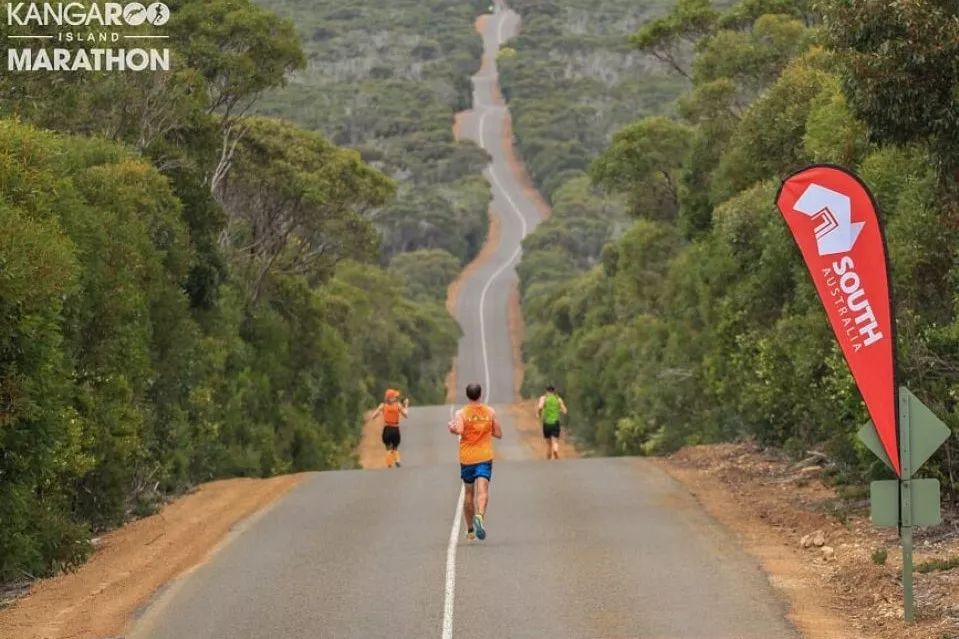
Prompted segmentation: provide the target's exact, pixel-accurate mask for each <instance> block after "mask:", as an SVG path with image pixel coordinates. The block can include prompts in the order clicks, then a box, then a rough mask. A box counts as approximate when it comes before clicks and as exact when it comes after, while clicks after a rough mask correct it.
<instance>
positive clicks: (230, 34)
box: [0, 0, 488, 582]
mask: <svg viewBox="0 0 959 639" xmlns="http://www.w3.org/2000/svg"><path fill="white" fill-rule="evenodd" d="M169 4H170V7H171V9H172V15H173V17H172V19H171V21H170V23H169V24H168V25H167V26H166V29H167V32H168V33H169V35H170V36H171V43H172V46H171V49H172V50H173V51H174V56H175V59H174V64H173V70H172V71H171V72H169V73H132V72H131V73H117V72H113V73H65V74H57V75H56V76H55V77H54V76H52V75H50V74H43V73H38V74H6V75H2V76H0V113H2V114H3V115H2V117H0V224H2V226H3V229H4V232H3V233H2V234H0V582H2V581H9V580H19V579H23V578H26V577H33V576H40V575H45V574H50V573H51V572H55V571H56V570H58V569H60V568H64V567H68V566H70V565H73V564H75V563H76V562H78V561H80V560H82V558H83V557H84V556H85V555H86V553H87V552H88V551H89V548H90V544H89V539H90V537H91V535H92V534H95V533H96V532H97V531H100V530H103V529H106V528H109V527H111V526H115V525H117V524H119V523H121V522H123V521H124V520H125V519H127V518H128V517H130V516H131V515H142V514H146V513H150V512H152V511H153V510H154V509H155V508H156V507H157V506H158V504H160V503H162V501H163V499H164V498H165V496H167V495H170V494H175V493H177V492H180V491H182V490H184V489H186V488H188V487H189V486H191V485H193V484H195V483H197V482H201V481H206V480H210V479H214V478H218V477H226V476H237V475H241V476H244V475H245V476H267V475H271V474H275V473H285V472H291V471H302V470H321V469H329V468H344V467H352V466H353V465H354V464H355V461H354V456H353V448H354V446H355V444H356V442H357V439H358V436H359V431H360V416H361V414H362V412H363V410H364V409H367V408H371V407H373V406H375V405H376V402H377V401H378V400H379V398H380V397H381V396H382V392H383V389H384V388H385V387H387V386H395V387H397V388H401V389H403V391H404V393H406V394H408V395H409V396H410V397H411V398H412V400H413V402H414V403H429V402H434V401H440V400H441V398H442V397H443V392H444V391H443V378H444V376H445V374H446V372H447V370H448V368H449V363H450V360H451V358H452V356H453V354H454V352H455V348H456V343H457V337H458V327H457V326H456V324H455V322H454V321H453V320H452V318H451V317H449V315H448V314H447V313H446V310H445V308H444V307H443V304H442V300H443V298H444V295H445V287H446V283H448V282H449V281H450V280H451V279H452V277H453V276H454V275H455V273H456V271H457V270H458V269H459V265H460V264H461V263H462V262H463V261H464V260H466V259H468V257H469V256H470V255H471V254H473V253H475V251H476V247H477V246H478V245H479V244H480V243H481V242H482V239H483V236H484V232H485V229H484V227H485V211H486V206H487V201H488V191H487V188H486V187H485V186H484V185H483V184H482V183H481V182H480V179H479V178H477V177H475V175H474V174H478V173H479V167H481V166H482V165H483V164H484V163H485V161H486V158H485V154H484V153H482V152H481V151H480V150H478V149H476V148H475V147H471V146H469V145H456V144H454V143H453V142H452V140H451V135H450V126H451V123H452V114H453V111H454V110H455V109H456V108H459V106H461V105H462V104H463V101H464V100H465V99H466V97H465V96H466V85H464V82H465V81H466V80H465V78H466V77H467V76H468V75H469V74H470V73H471V72H472V70H473V69H475V68H476V67H477V66H478V64H479V49H478V41H477V38H476V37H475V35H474V34H473V33H472V21H473V16H474V15H475V13H476V9H475V7H472V6H471V5H470V3H468V2H461V3H442V2H433V3H423V2H419V3H405V6H401V3H399V2H394V1H392V0H389V1H387V0H382V1H381V2H379V3H378V6H374V4H372V3H367V4H366V5H365V6H366V8H365V9H363V11H364V12H365V13H366V14H368V15H367V18H365V19H367V20H369V23H368V24H367V25H366V28H370V27H371V26H375V32H371V33H370V34H369V36H368V37H367V35H366V34H362V37H361V36H360V35H359V34H358V33H355V32H351V31H350V29H352V28H353V27H350V24H356V25H358V24H362V22H363V20H364V18H362V16H360V15H359V14H356V11H355V10H351V9H348V8H344V7H346V5H343V4H342V3H340V5H339V6H338V7H337V6H335V5H333V3H329V7H328V9H324V8H323V7H322V4H323V3H316V2H302V3H299V4H295V3H289V2H288V3H284V6H283V7H281V6H279V4H280V3H276V4H277V5H278V6H277V9H283V8H284V7H293V6H299V7H302V8H303V9H304V10H309V12H311V13H318V14H319V15H321V16H323V20H328V22H326V23H325V24H326V27H325V28H326V29H328V32H324V31H323V29H322V28H320V27H319V26H317V27H316V29H315V30H310V31H309V33H307V34H306V36H307V37H306V39H305V40H306V44H305V46H304V43H303V42H301V39H300V35H299V34H298V32H297V28H296V26H299V27H304V26H307V22H306V20H304V19H303V18H302V16H297V15H295V14H294V15H291V16H289V17H280V16H278V15H277V14H275V13H272V12H271V11H269V10H267V9H266V8H264V7H262V6H259V5H256V4H254V3H252V2H251V1H250V0H172V1H171V2H169ZM430 4H432V5H433V9H434V11H433V13H424V11H426V10H427V9H428V7H429V5H430ZM444 4H445V5H447V6H445V7H444V6H443V5H444ZM336 12H338V14H337V15H331V14H333V13H336ZM351 16H352V17H351ZM291 18H296V22H295V23H294V20H293V19H291ZM295 24H296V26H294V25H295ZM437 25H439V28H437ZM417 30H418V31H417ZM30 33H31V34H34V35H35V30H33V31H30ZM340 33H342V35H338V34H340ZM8 34H9V35H20V34H21V31H17V30H16V28H14V27H8V26H6V25H0V36H2V37H3V38H4V39H5V38H6V36H7V35H8ZM429 34H433V35H429ZM439 34H444V35H442V37H440V35H439ZM436 38H440V39H436ZM319 42H327V43H329V42H338V43H339V44H338V46H342V49H341V50H339V51H337V53H336V55H332V54H331V53H329V52H326V53H317V51H316V50H315V49H313V48H312V47H314V46H315V44H316V43H319ZM70 46H76V45H75V44H74V45H70ZM394 46H395V47H397V48H396V49H395V50H394V49H391V47H394ZM412 49H415V50H416V53H415V54H414V53H411V50H412ZM407 55H409V56H411V57H410V58H409V60H407V62H405V63H403V64H401V63H400V62H399V58H404V57H405V56H407ZM317 56H319V57H317ZM371 60H373V62H372V63H371ZM324 61H329V62H330V63H331V66H330V67H329V68H331V69H334V68H337V69H340V71H339V72H340V73H341V76H340V80H341V84H339V85H337V86H334V85H332V84H330V85H324V86H312V87H310V86H306V85H304V84H303V82H302V81H303V80H304V79H308V78H311V77H314V75H313V74H314V72H315V71H316V70H317V69H320V68H323V69H325V68H327V67H326V65H325V64H324ZM371 65H372V66H371ZM350 69H355V70H358V72H359V70H362V69H366V70H367V71H369V72H370V73H369V74H368V75H367V76H365V77H364V79H363V80H362V81H361V80H360V79H359V76H358V75H357V76H348V75H346V74H347V73H348V72H349V70H350ZM293 72H298V73H300V74H302V75H297V76H296V78H297V82H296V84H295V85H294V86H293V89H292V91H293V93H291V95H296V96H297V100H300V101H301V102H303V103H307V104H311V105H314V106H315V107H316V108H315V109H314V110H312V111H311V113H312V114H313V115H312V116H311V117H309V118H305V117H295V116H296V115H297V114H296V113H292V112H288V113H286V115H288V116H289V118H288V119H289V120H292V121H294V122H291V121H283V120H279V119H272V118H270V117H265V116H264V115H263V114H264V113H266V112H269V113H277V112H278V109H277V105H278V104H279V103H280V101H281V99H282V96H283V95H284V94H283V93H282V92H281V87H283V86H284V84H285V83H286V81H287V78H288V77H289V76H290V74H291V73H293ZM264 95H269V98H268V99H264V98H263V96H264ZM344 96H348V97H349V99H348V100H347V99H346V97H344ZM337 100H340V102H337ZM260 103H262V104H264V105H265V107H264V108H263V109H259V112H260V115H258V116H256V117H254V115H253V114H254V113H256V112H257V110H258V106H257V105H258V104H260ZM304 113H306V111H301V113H300V115H303V114H304ZM344 113H352V114H353V115H354V116H355V117H354V118H353V119H349V118H344V117H343V116H344ZM317 114H323V116H322V117H320V116H319V115H317ZM380 127H382V128H380ZM314 129H316V130H314ZM346 146H349V147H355V148H354V149H347V148H344V147H346ZM356 149H358V150H356ZM417 185H423V187H424V188H422V189H419V188H418V186H417ZM414 191H416V194H415V195H412V193H413V192H414ZM413 249H424V250H426V251H427V252H426V253H413V254H411V253H403V251H408V250H413ZM387 263H389V264H391V268H390V269H387V268H385V265H386V264H387Z"/></svg>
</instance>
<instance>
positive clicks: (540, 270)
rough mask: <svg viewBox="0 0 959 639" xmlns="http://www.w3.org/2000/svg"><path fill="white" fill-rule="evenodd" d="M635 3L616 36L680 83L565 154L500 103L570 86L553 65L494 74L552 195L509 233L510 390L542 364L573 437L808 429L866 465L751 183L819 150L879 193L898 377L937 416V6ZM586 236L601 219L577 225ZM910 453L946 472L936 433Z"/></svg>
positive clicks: (948, 170)
mask: <svg viewBox="0 0 959 639" xmlns="http://www.w3.org/2000/svg"><path fill="white" fill-rule="evenodd" d="M517 6H518V7H519V8H520V10H521V11H524V12H525V13H527V14H530V15H532V14H534V13H535V14H536V15H537V16H538V17H537V18H535V20H537V21H538V22H537V23H536V24H538V25H539V29H540V30H541V31H543V32H549V33H553V34H554V36H553V37H554V38H555V39H556V40H558V41H565V39H564V36H565V34H567V33H568V32H569V31H570V30H571V29H572V28H573V27H572V26H571V25H577V24H579V23H578V22H577V19H578V18H577V17H578V16H581V15H583V14H584V12H585V13H586V14H587V15H588V7H586V5H585V3H580V2H576V1H573V0H569V1H564V0H556V1H554V2H533V1H532V0H531V1H530V2H522V1H521V2H517ZM590 6H596V7H598V11H599V12H600V13H603V12H605V11H607V10H610V3H603V2H598V3H591V4H590ZM619 15H620V17H621V18H622V19H623V20H627V16H628V15H630V14H629V13H628V12H627V11H626V10H624V9H620V13H619ZM583 20H587V21H588V20H589V18H583ZM610 21H611V22H613V23H615V22H616V17H615V16H612V17H610ZM527 22H528V23H531V22H534V20H533V19H528V20H527ZM634 26H635V31H634V33H632V34H631V35H628V36H627V35H623V36H622V41H623V43H628V44H629V45H630V46H632V47H633V51H634V53H637V54H643V55H644V56H646V58H647V60H648V62H647V63H646V64H647V65H648V64H650V63H651V62H652V61H657V62H658V63H660V64H661V65H663V68H668V69H670V70H671V72H672V73H673V74H674V77H675V79H676V82H680V83H681V84H680V85H679V86H681V87H683V91H682V95H681V96H679V99H678V100H676V101H675V102H674V103H673V104H672V105H671V106H666V107H656V108H653V109H648V108H647V107H643V106H641V105H643V104H644V103H642V102H639V101H634V105H635V111H634V113H633V117H634V120H633V121H632V122H630V123H628V124H625V125H624V126H621V128H620V129H619V130H618V131H616V133H615V134H614V135H613V136H612V139H611V140H610V141H609V143H608V144H607V145H606V146H605V148H603V149H602V150H601V151H600V152H599V153H598V154H597V155H596V156H595V157H593V158H592V160H591V161H590V162H589V164H588V167H587V166H586V163H585V161H584V160H581V161H580V163H579V164H577V165H574V164H572V163H570V164H569V165H568V166H565V165H564V166H563V167H562V168H560V167H557V168H556V169H555V170H554V169H551V168H546V169H541V168H536V167H537V164H536V161H535V157H536V153H537V149H536V148H535V146H533V147H531V146H530V142H529V139H530V138H531V137H538V136H537V134H536V132H535V131H536V130H535V128H534V127H533V126H532V125H530V124H529V123H527V122H525V121H524V119H523V118H522V115H521V114H522V107H521V106H520V105H522V103H523V100H526V101H527V104H528V103H529V101H531V100H537V101H539V102H542V103H544V104H547V103H550V102H553V101H555V102H557V103H563V102H564V101H566V100H569V92H568V89H567V87H566V86H565V84H564V83H565V82H566V78H568V77H569V69H570V66H569V65H566V66H564V65H562V64H559V65H557V66H556V68H555V73H554V74H553V75H552V76H546V77H543V76H540V77H541V84H540V87H539V88H538V90H537V91H536V93H535V96H534V94H533V92H531V91H530V90H529V89H526V93H524V89H523V87H522V85H517V84H516V81H515V80H514V81H513V83H514V86H513V87H512V89H511V95H510V97H511V100H513V101H516V103H517V108H518V113H520V117H518V118H517V125H516V128H517V131H516V136H517V138H518V139H519V140H520V141H521V148H522V149H523V154H524V157H525V158H527V159H531V158H532V162H531V164H532V166H533V167H534V168H533V171H534V175H536V178H537V181H538V183H539V184H540V186H542V187H544V191H545V193H546V195H547V196H549V197H550V198H551V200H552V204H553V206H554V209H555V210H556V211H557V214H558V215H557V219H556V221H555V222H554V221H551V222H550V223H547V224H544V225H543V227H542V228H541V229H540V230H538V231H537V232H536V233H534V234H533V235H532V236H531V237H530V238H529V239H528V240H527V242H526V245H525V247H526V249H527V250H526V254H525V256H524V260H523V263H522V265H521V267H520V272H521V277H522V290H523V306H524V314H525V317H526V322H527V337H526V341H525V345H524V351H525V355H526V358H527V361H528V364H529V366H528V368H527V377H526V391H527V393H533V392H535V391H537V390H538V389H539V387H541V386H542V385H543V384H544V383H545V382H546V381H551V382H553V383H555V384H556V385H557V386H558V387H559V388H561V389H562V391H563V392H564V393H565V395H566V397H567V401H568V403H569V405H570V410H571V418H570V423H571V427H572V428H573V429H574V430H575V432H576V434H577V436H578V437H580V438H581V439H582V440H583V441H585V442H586V443H587V444H588V445H589V446H591V447H595V448H596V449H598V450H600V451H603V452H606V453H623V454H636V453H639V454H647V453H661V452H667V451H671V450H675V449H677V448H678V447H681V446H683V445H687V444H696V443H709V442H717V441H724V440H730V439H735V438H739V437H751V438H755V439H756V440H758V441H759V442H761V443H763V444H768V445H775V446H781V447H784V448H785V449H786V450H787V451H792V452H793V453H796V454H799V453H801V452H802V451H805V450H807V449H808V448H809V447H810V446H817V447H819V446H821V447H822V448H820V450H824V451H825V452H826V453H827V454H828V455H829V457H830V459H831V460H832V461H833V462H835V468H836V472H838V473H840V475H841V477H842V478H847V479H855V478H862V477H864V476H875V475H878V474H881V473H882V472H884V470H883V468H882V467H881V464H880V463H879V462H878V461H877V460H875V458H874V457H873V456H872V455H871V453H869V452H867V451H865V450H864V448H863V447H862V446H861V445H860V444H859V443H858V442H857V440H856V438H855V432H856V430H857V429H858V428H859V427H860V426H861V425H862V424H863V423H864V422H865V421H866V419H867V415H866V413H865V409H864V407H863V405H862V403H861V400H860V398H859V395H858V393H857V391H856V389H855V387H854V384H853V381H852V378H851V376H850V375H849V373H848V371H847V368H846V365H845V362H844V361H843V358H842V356H841V353H840V352H839V350H838V348H837V346H836V344H835V340H834V339H833V337H832V333H831V331H830V328H829V326H828V324H827V321H826V318H825V314H824V313H823V311H822V308H821V305H820V302H819V300H818V298H817V297H816V294H815V291H814V289H813V286H812V284H811V282H810V279H809V275H808V273H807V272H806V270H805V266H804V265H803V263H802V260H801V259H800V257H799V255H798V253H797V252H796V250H795V248H794V245H793V242H792V240H791V239H790V237H789V236H788V233H787V230H786V228H785V225H784V224H783V223H782V220H781V217H780V215H779V213H778V212H777V211H776V209H775V206H774V204H773V199H774V195H775V193H776V189H777V187H778V185H779V182H780V180H781V179H782V178H783V177H785V176H786V175H787V174H789V173H790V172H791V171H793V170H795V169H798V168H800V167H802V166H803V165H805V164H808V163H812V162H833V163H837V164H842V165H845V166H848V167H851V168H853V169H855V170H857V171H858V172H859V173H860V174H861V175H862V177H863V178H864V179H865V181H866V183H867V184H869V185H870V186H871V188H872V189H873V190H874V193H875V195H876V197H877V198H878V202H879V206H880V209H881V213H882V216H883V220H884V223H885V227H886V231H887V235H888V240H889V249H890V253H891V261H892V270H893V284H894V291H895V298H896V299H895V302H896V315H897V322H898V330H899V356H900V361H899V365H900V373H901V377H900V381H901V383H904V384H905V385H907V386H909V387H910V388H911V389H912V390H913V391H914V392H916V393H917V395H919V396H920V397H921V399H922V401H923V402H925V403H927V404H928V405H929V406H930V407H932V408H933V410H934V411H935V412H936V413H937V414H938V415H939V416H941V417H942V418H943V419H944V420H945V421H946V422H947V423H948V424H949V425H950V426H951V427H952V428H953V430H954V431H956V430H959V403H957V401H956V399H957V393H959V368H957V366H956V362H957V361H959V315H957V312H959V308H957V301H956V298H955V295H954V293H955V290H956V285H957V282H959V261H957V257H959V256H957V253H956V250H955V247H956V246H957V245H959V224H957V220H959V184H957V175H959V172H957V169H959V154H957V149H959V102H957V99H959V44H957V43H959V15H957V12H956V9H955V7H946V6H945V5H942V4H941V3H935V2H918V3H892V4H890V3H880V2H872V1H869V2H859V3H849V2H844V1H841V0H824V1H822V2H819V3H815V4H810V3H807V2H804V1H796V0H743V1H741V2H739V3H736V4H733V5H731V6H728V7H726V8H722V9H719V8H716V7H715V6H713V5H711V4H710V3H709V2H707V1H706V0H680V1H679V2H678V3H677V4H676V6H675V7H673V8H672V9H671V10H669V11H668V12H666V13H664V14H662V15H660V16H659V17H657V18H656V19H654V20H651V21H649V22H646V23H644V24H635V25H634ZM532 46H533V42H532V41H531V40H529V39H527V40H523V39H520V40H518V41H517V42H516V43H515V56H516V58H515V59H516V60H517V62H515V64H517V65H519V64H521V62H519V61H521V60H523V59H524V57H528V58H533V57H536V56H537V55H538V52H537V53H534V50H533V49H532V48H531V47H532ZM624 46H625V44H624ZM510 55H512V54H510ZM511 64H512V62H511ZM633 73H635V74H636V75H640V76H644V75H651V74H654V73H655V71H654V70H653V69H651V68H650V67H648V66H643V67H637V68H635V69H634V71H633ZM654 77H656V78H657V79H656V85H655V86H666V85H663V84H662V82H663V81H662V80H660V79H658V76H654ZM674 86H675V85H674ZM554 87H555V88H554ZM583 94H585V95H586V96H588V99H590V100H592V99H594V98H593V96H594V95H598V96H602V95H603V94H604V92H602V91H599V90H598V88H597V89H596V90H593V91H589V92H583ZM581 99H584V98H581ZM595 100H596V101H597V102H599V101H601V100H602V98H601V97H596V98H595ZM577 106H578V103H577V101H576V100H569V101H568V102H565V104H564V107H565V108H564V109H557V110H556V112H557V113H566V112H570V113H576V111H577ZM527 108H528V107H527ZM649 113H652V114H651V115H647V114H649ZM603 122H604V121H603V119H602V118H600V117H592V116H590V117H586V118H583V119H582V120H580V121H579V125H578V126H579V127H584V128H592V129H593V130H594V132H593V133H589V134H584V133H579V134H578V135H579V136H580V137H582V138H588V137H590V136H594V135H600V137H601V135H602V130H603V128H604V126H605V125H604V124H603ZM565 130H566V131H573V130H576V131H579V129H577V128H576V127H575V126H573V125H570V126H568V127H567V128H566V129H565ZM568 137H569V136H568V135H566V136H561V135H554V136H553V137H552V139H553V141H554V143H556V144H559V143H561V142H562V141H563V140H566V139H568ZM524 141H525V142H524ZM524 144H525V145H526V147H525V148H524V147H523V145H524ZM583 148H592V147H589V146H588V145H584V146H583ZM569 170H572V171H574V173H564V172H566V171H569ZM584 170H585V171H588V175H589V178H588V179H587V178H586V177H584V176H583V171H584ZM554 184H557V185H559V186H556V187H553V186H552V185H554ZM597 191H598V192H599V194H597ZM604 197H613V198H622V201H623V206H624V208H625V211H626V212H627V213H628V219H629V223H628V225H625V226H624V228H625V230H624V231H623V232H622V233H621V234H619V235H617V234H616V232H615V230H613V229H614V228H615V224H613V222H611V220H618V219H619V218H618V217H617V216H616V215H609V214H605V213H600V212H599V210H600V206H601V205H600V203H601V202H605V201H606V200H604V199H603V198H604ZM569 210H573V211H576V213H575V214H572V215H570V214H569V213H567V211H569ZM591 218H595V219H596V220H597V221H596V222H595V223H594V224H593V225H591V226H585V227H584V226H583V225H584V224H585V222H584V220H589V219H591ZM577 224H578V225H579V226H577ZM589 228H596V229H598V230H597V232H596V234H595V236H592V235H591V234H590V233H589V232H588V231H587V232H584V229H589ZM604 235H609V236H615V239H614V240H613V241H610V242H608V243H603V242H600V243H599V244H598V245H597V243H594V242H588V241H584V239H585V238H589V237H596V238H600V239H602V238H603V236H604ZM600 247H601V248H600ZM924 471H925V472H926V473H927V474H929V475H932V476H937V477H938V478H939V479H940V480H942V482H943V484H944V487H945V488H946V490H947V491H949V492H951V494H953V495H955V493H956V490H957V488H959V485H957V483H956V480H957V474H959V447H957V440H956V438H955V437H953V438H952V439H951V440H950V441H949V442H948V443H947V444H946V445H945V446H944V447H943V448H942V449H940V451H939V452H938V453H937V454H936V456H935V457H934V459H933V461H932V462H930V464H929V465H928V466H927V467H926V468H925V469H924Z"/></svg>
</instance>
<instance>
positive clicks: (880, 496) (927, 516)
mask: <svg viewBox="0 0 959 639" xmlns="http://www.w3.org/2000/svg"><path fill="white" fill-rule="evenodd" d="M950 434H951V433H950V431H949V427H948V426H946V425H945V424H944V423H942V420H940V419H939V418H938V417H936V416H935V414H933V412H932V411H931V410H929V408H928V407H926V405H925V404H923V403H922V402H920V401H919V398H917V397H916V396H915V395H913V394H912V393H911V392H909V390H908V389H907V388H906V387H904V386H901V387H900V388H899V463H900V465H901V468H902V473H901V474H900V476H899V479H889V480H882V481H874V482H872V485H871V486H870V495H869V502H870V510H871V518H872V522H873V523H874V524H875V525H877V526H889V527H898V528H899V536H900V538H901V539H902V589H903V598H904V605H905V616H906V621H910V622H911V621H912V620H913V618H914V616H915V607H914V604H913V592H912V529H913V528H914V527H915V526H934V525H936V524H938V523H940V522H941V521H942V515H941V514H940V508H939V481H938V480H935V479H915V478H913V473H915V472H916V471H917V470H919V467H920V466H922V465H923V464H924V463H926V461H927V460H928V459H929V458H930V457H931V456H932V454H933V453H934V452H936V450H938V449H939V447H940V446H942V444H943V443H945V441H946V440H947V439H949V435H950ZM859 439H861V440H862V442H863V443H864V444H865V445H866V447H867V448H868V449H869V450H871V451H872V452H873V453H874V454H875V455H876V456H877V457H879V459H881V460H882V461H883V462H884V463H885V464H886V466H888V467H889V468H890V470H892V469H893V465H892V462H891V461H890V460H889V456H888V455H886V451H885V450H884V449H883V446H882V443H881V442H880V440H879V436H878V435H877V433H876V429H875V428H874V427H873V424H872V422H868V423H867V424H866V425H865V426H863V427H862V428H861V429H860V430H859Z"/></svg>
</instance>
